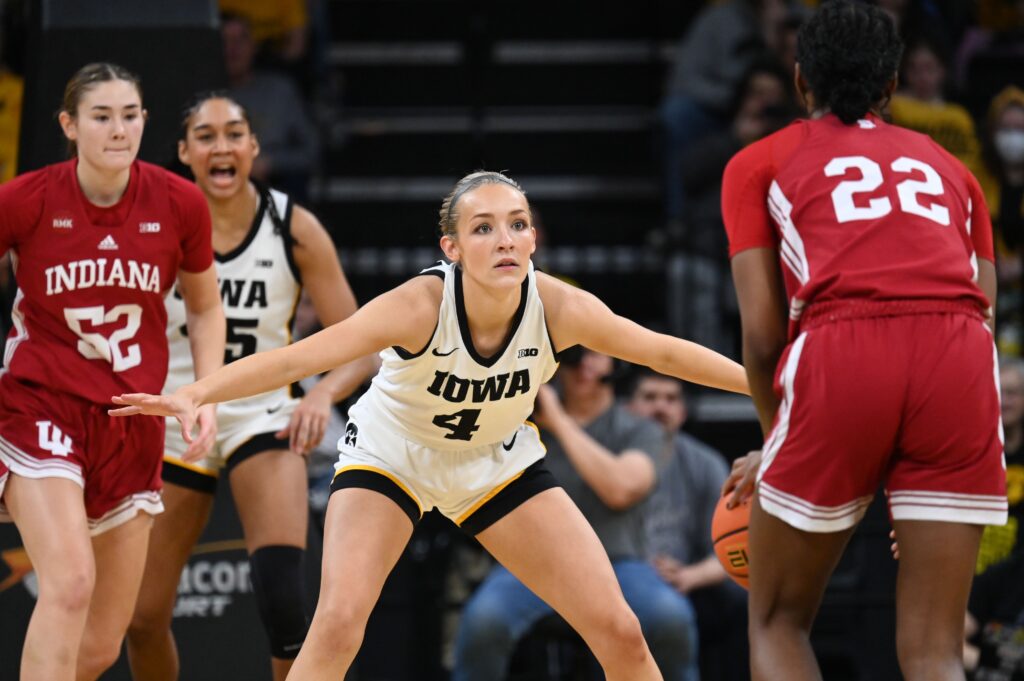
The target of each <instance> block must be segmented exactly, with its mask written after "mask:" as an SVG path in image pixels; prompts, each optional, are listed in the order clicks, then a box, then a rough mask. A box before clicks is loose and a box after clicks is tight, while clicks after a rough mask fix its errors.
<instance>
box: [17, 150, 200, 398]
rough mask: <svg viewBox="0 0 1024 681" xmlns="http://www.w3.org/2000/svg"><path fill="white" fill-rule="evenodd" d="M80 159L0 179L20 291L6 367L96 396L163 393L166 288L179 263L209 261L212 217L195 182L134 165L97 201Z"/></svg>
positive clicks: (196, 267)
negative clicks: (111, 201)
mask: <svg viewBox="0 0 1024 681" xmlns="http://www.w3.org/2000/svg"><path fill="white" fill-rule="evenodd" d="M76 168H77V160H71V161H67V162H65V163H58V164H55V165H52V166H47V167H46V168H42V169H40V170H37V171H33V172H31V173H26V174H25V175H22V176H20V177H17V178H15V179H14V180H11V181H10V182H8V183H6V184H4V185H2V186H0V255H2V254H3V253H4V252H6V251H7V250H11V251H12V252H13V258H14V266H15V274H16V277H17V280H18V292H17V295H16V297H15V301H14V309H13V311H12V317H13V321H14V328H13V330H12V331H11V333H10V335H9V336H8V338H7V346H6V349H5V351H4V370H5V371H8V372H10V374H11V375H12V376H13V377H14V378H17V379H19V380H22V381H26V382H31V383H36V384H40V385H44V386H47V387H48V388H50V389H51V390H56V391H60V392H65V393H70V394H73V395H77V396H79V397H83V398H85V399H87V400H90V401H92V402H94V403H98V404H108V403H110V397H111V395H119V394H121V393H132V392H147V393H155V394H156V393H159V392H160V390H161V388H162V387H163V384H164V378H165V376H166V374H167V336H166V324H167V312H166V309H165V307H164V294H165V293H166V292H167V290H168V289H169V288H170V287H171V286H172V285H173V283H174V281H175V279H176V278H177V274H178V270H179V268H180V269H183V270H186V271H189V272H202V271H204V270H205V269H206V268H208V267H209V266H210V264H211V263H212V261H213V248H212V244H211V233H210V214H209V210H208V209H207V207H206V201H205V199H204V198H203V195H202V193H201V192H200V191H199V189H198V188H196V187H195V186H194V185H192V184H191V183H189V182H187V181H185V180H183V179H182V178H180V177H178V176H176V175H173V174H172V173H169V172H168V171H166V170H163V169H162V168H159V167H157V166H153V165H150V164H148V163H142V162H138V161H137V162H135V163H134V164H133V165H132V168H131V180H130V181H129V183H128V187H127V189H126V190H125V193H124V196H122V197H121V200H120V201H119V202H118V203H117V204H116V205H114V206H111V207H109V208H99V207H97V206H95V205H93V204H92V203H90V202H89V201H88V199H86V198H85V196H84V195H83V194H82V191H81V189H80V187H79V185H78V180H77V177H76Z"/></svg>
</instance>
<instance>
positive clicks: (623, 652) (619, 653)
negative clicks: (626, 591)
mask: <svg viewBox="0 0 1024 681" xmlns="http://www.w3.org/2000/svg"><path fill="white" fill-rule="evenodd" d="M601 619H602V621H601V622H600V631H599V632H598V638H597V640H598V641H599V643H598V645H603V646H604V647H606V650H608V651H609V652H613V654H614V655H615V657H617V658H619V659H636V660H642V659H644V658H645V657H646V655H647V642H646V641H645V640H644V632H643V630H642V629H641V628H640V620H638V619H637V617H636V615H635V614H633V611H632V610H630V609H629V608H628V607H625V606H623V607H622V608H619V609H617V610H616V611H615V612H609V613H608V614H607V615H606V616H605V617H603V618H601Z"/></svg>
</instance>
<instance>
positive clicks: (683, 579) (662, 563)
mask: <svg viewBox="0 0 1024 681" xmlns="http://www.w3.org/2000/svg"><path fill="white" fill-rule="evenodd" d="M653 562H654V569H655V570H657V571H658V575H659V576H660V577H661V578H662V579H663V580H665V582H666V583H667V584H669V585H670V586H672V587H674V588H675V590H676V591H678V592H679V593H683V594H684V593H687V592H689V591H690V588H691V585H690V579H689V578H688V577H689V575H688V573H687V571H686V566H685V565H683V564H682V563H680V562H679V561H678V560H676V559H675V558H672V557H671V556H664V555H662V556H657V557H656V558H655V559H654V561H653Z"/></svg>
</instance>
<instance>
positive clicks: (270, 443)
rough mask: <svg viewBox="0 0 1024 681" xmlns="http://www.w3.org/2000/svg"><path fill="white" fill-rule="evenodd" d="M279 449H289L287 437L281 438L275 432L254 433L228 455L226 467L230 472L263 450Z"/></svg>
mask: <svg viewBox="0 0 1024 681" xmlns="http://www.w3.org/2000/svg"><path fill="white" fill-rule="evenodd" d="M275 432H276V431H275ZM277 449H288V440H287V438H285V439H281V438H278V437H275V436H274V433H272V432H266V433H260V434H259V435H253V436H252V437H251V438H249V439H248V440H246V441H245V442H243V443H242V444H240V445H238V446H237V447H235V449H234V450H233V451H232V452H231V453H230V454H228V455H227V457H226V458H227V464H226V467H227V469H228V472H231V471H232V470H233V469H234V468H235V466H237V465H238V464H240V463H242V462H243V461H245V460H246V459H251V458H252V457H254V456H256V455H257V454H262V453H263V452H270V451H273V450H277Z"/></svg>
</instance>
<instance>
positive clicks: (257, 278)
mask: <svg viewBox="0 0 1024 681" xmlns="http://www.w3.org/2000/svg"><path fill="white" fill-rule="evenodd" d="M269 196H270V197H272V200H273V207H272V208H271V206H270V205H268V201H267V197H268V193H267V192H266V191H263V192H261V198H260V205H259V208H258V209H257V210H256V217H255V218H254V219H253V223H252V226H251V227H250V228H249V233H248V234H247V235H246V237H245V239H244V240H243V241H242V243H240V244H239V245H238V246H237V247H236V248H235V249H234V250H232V251H231V252H230V253H226V254H224V255H221V254H219V253H215V254H214V261H215V264H216V267H217V281H218V284H219V285H220V294H221V299H222V301H223V303H224V316H225V317H226V318H227V345H226V346H225V350H224V363H225V364H227V363H229V362H233V361H234V360H236V359H240V358H242V357H248V356H249V355H251V354H253V353H256V352H263V351H264V350H272V349H274V348H279V347H281V346H283V345H288V344H289V343H290V342H291V326H292V319H293V317H294V315H295V307H296V305H297V304H298V300H299V295H300V294H301V293H302V284H301V282H300V280H299V274H298V268H297V267H296V266H295V263H294V261H293V260H292V238H291V232H290V231H289V230H290V225H291V209H292V204H291V201H290V200H289V199H288V197H287V196H286V195H285V194H282V193H281V192H278V191H275V190H273V189H271V190H269ZM275 215H276V216H278V217H279V218H280V219H279V220H275V219H274V217H275ZM277 223H280V225H281V227H278V224H277ZM164 302H165V304H166V306H167V342H168V344H169V345H170V361H169V363H168V370H167V383H166V384H165V386H164V392H169V391H172V390H176V389H178V388H179V387H181V386H183V385H185V384H187V383H191V382H192V381H194V380H195V373H194V371H193V368H192V353H191V352H190V350H189V344H188V337H187V336H186V335H185V334H186V332H187V329H186V328H185V303H184V301H182V299H181V294H180V293H179V292H178V287H177V286H175V287H173V288H172V289H171V291H170V292H169V293H168V294H167V298H166V300H165V301H164ZM288 396H289V389H288V388H280V389H279V390H276V391H272V392H270V393H267V394H266V395H261V396H260V398H259V399H266V400H267V401H268V404H269V403H273V404H280V403H282V402H283V399H284V398H287V397H288Z"/></svg>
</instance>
